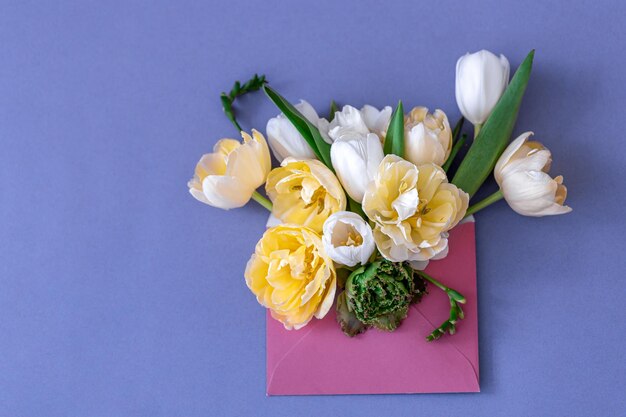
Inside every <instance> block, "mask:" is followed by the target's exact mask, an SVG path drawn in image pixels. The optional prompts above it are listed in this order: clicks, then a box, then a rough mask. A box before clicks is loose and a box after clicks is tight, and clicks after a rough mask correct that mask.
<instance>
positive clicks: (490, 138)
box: [188, 50, 571, 341]
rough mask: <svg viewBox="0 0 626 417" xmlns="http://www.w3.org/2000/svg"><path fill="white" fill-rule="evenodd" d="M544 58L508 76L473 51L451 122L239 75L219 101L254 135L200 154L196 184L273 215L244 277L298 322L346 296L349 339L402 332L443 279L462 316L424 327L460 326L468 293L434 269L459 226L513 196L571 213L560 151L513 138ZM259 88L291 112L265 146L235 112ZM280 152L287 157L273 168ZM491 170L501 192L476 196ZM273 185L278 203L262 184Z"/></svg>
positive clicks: (278, 312)
mask: <svg viewBox="0 0 626 417" xmlns="http://www.w3.org/2000/svg"><path fill="white" fill-rule="evenodd" d="M533 56H534V51H531V52H530V53H529V54H528V56H527V57H526V59H525V60H524V61H523V62H522V64H521V65H520V67H519V68H518V70H517V71H516V73H515V75H514V76H513V78H512V79H511V82H510V83H509V62H508V60H507V59H506V58H505V57H504V56H502V55H500V56H499V57H498V56H496V55H494V54H492V53H491V52H488V51H485V50H483V51H480V52H477V53H474V54H466V55H465V56H463V57H461V58H460V59H459V60H458V62H457V65H456V101H457V104H458V106H459V109H460V111H461V113H462V115H463V117H461V119H460V120H459V121H458V123H456V125H455V127H454V128H453V129H452V128H451V127H450V123H449V121H448V117H447V116H446V114H445V113H444V112H443V111H442V110H435V111H434V112H433V113H431V112H429V110H428V109H427V108H426V107H414V108H413V109H412V110H411V111H409V112H408V113H405V111H404V108H403V104H402V102H401V101H400V102H398V104H397V106H396V107H395V108H394V109H392V108H391V107H389V106H387V107H384V108H383V109H381V110H379V109H377V108H375V107H373V106H369V105H365V106H363V107H362V108H361V109H358V108H355V107H353V106H349V105H346V106H343V108H342V109H341V110H339V109H338V108H337V106H336V105H335V103H334V102H332V103H331V111H330V116H329V118H328V119H325V118H321V117H319V116H318V113H317V112H316V111H315V109H314V108H313V107H312V106H311V105H310V104H309V103H307V102H306V101H301V102H300V103H299V104H295V105H293V104H291V103H290V102H289V101H287V100H286V99H285V98H284V97H283V96H281V95H280V94H279V93H278V92H277V91H275V90H274V89H273V88H271V87H270V86H269V84H268V83H267V80H266V79H265V77H264V76H260V77H259V76H256V75H255V76H254V78H252V79H251V80H250V81H248V82H247V83H245V84H241V83H239V82H236V83H235V85H234V87H233V88H232V90H231V91H230V92H229V93H228V94H227V93H223V94H222V96H221V99H222V104H223V107H224V111H225V114H226V116H227V117H228V118H229V120H230V121H231V122H232V123H233V125H234V126H235V127H236V128H237V131H239V132H241V135H242V137H243V142H240V141H238V140H235V139H222V140H220V141H218V142H217V144H216V145H215V147H214V149H213V152H212V153H208V154H206V155H203V156H202V158H201V159H200V161H199V162H198V164H197V166H196V170H195V175H194V177H193V178H192V179H191V180H190V181H189V184H188V186H189V191H190V193H191V195H192V196H194V197H195V198H196V199H197V200H199V201H201V202H203V203H206V204H208V205H211V206H214V207H218V208H221V209H232V208H236V207H241V206H243V205H245V204H246V203H248V202H249V201H250V200H251V199H253V200H255V201H256V202H258V203H260V204H261V205H262V206H263V207H265V208H267V209H268V210H269V211H270V212H271V216H270V221H269V222H268V226H269V228H268V229H267V231H266V232H265V234H264V235H263V236H262V237H261V240H260V241H259V242H258V244H257V245H256V249H255V252H254V254H253V255H252V257H251V258H250V260H249V262H248V264H247V266H246V269H245V281H246V284H247V286H248V287H249V288H250V290H251V291H252V293H253V294H254V295H255V296H256V299H257V300H258V302H259V303H260V304H261V305H262V306H264V307H266V308H268V309H269V310H270V311H271V315H272V317H274V318H275V319H276V320H278V321H280V322H281V323H282V324H283V325H284V327H285V328H286V329H296V330H297V329H301V328H303V327H304V326H306V325H307V324H308V323H309V322H310V321H311V320H312V319H313V318H316V319H322V318H324V317H325V316H326V314H327V313H328V312H329V310H330V309H331V308H332V307H333V305H335V308H336V310H337V321H338V322H339V325H340V328H341V330H342V331H343V332H344V333H345V334H346V335H348V336H354V335H357V334H359V333H362V332H364V331H366V330H367V329H370V328H376V329H380V330H384V331H394V330H395V329H397V328H398V326H400V324H401V323H402V321H403V320H404V319H405V318H406V317H407V314H408V313H409V306H411V305H412V304H415V303H419V302H420V301H421V300H422V298H423V297H424V296H426V294H427V289H428V288H429V286H433V287H434V289H433V290H436V291H439V290H441V291H444V292H445V293H446V295H447V296H448V299H449V301H450V310H449V311H450V314H449V317H448V319H447V320H446V321H445V322H443V323H442V324H441V325H440V326H439V327H437V328H435V329H433V331H432V333H430V334H429V335H424V336H426V337H427V340H429V341H432V340H435V339H438V338H440V337H441V336H443V335H444V334H454V333H455V330H456V327H457V326H458V324H459V321H460V320H461V319H463V317H464V316H463V310H462V305H463V304H464V303H465V302H466V299H465V297H464V296H463V295H462V294H461V293H459V292H458V291H456V290H455V289H453V288H450V287H448V286H446V285H445V283H443V282H441V280H439V279H437V278H436V277H433V276H430V275H429V274H427V273H425V272H424V268H425V267H426V265H427V264H428V262H430V261H436V260H438V259H442V258H444V257H446V255H447V253H448V234H449V232H450V230H451V229H453V228H454V227H455V226H457V225H458V224H459V223H461V222H462V221H463V219H465V218H466V217H468V216H470V215H472V214H474V213H476V212H477V211H479V210H481V209H483V208H485V207H487V206H488V205H490V204H492V203H494V202H496V201H498V200H500V199H503V198H504V199H505V200H506V202H507V203H508V204H509V205H510V207H511V208H512V209H513V210H515V211H516V212H517V213H519V214H522V215H526V216H544V215H555V214H563V213H567V212H569V211H571V209H570V208H569V207H567V206H565V205H564V201H565V197H566V194H567V190H566V188H565V186H564V185H563V178H562V177H561V176H558V177H555V178H552V177H551V176H550V175H549V174H548V170H549V169H550V162H551V153H550V151H549V150H548V149H546V148H545V147H544V146H543V145H542V144H541V143H539V142H535V141H530V140H529V139H530V136H531V135H532V132H526V133H524V134H522V135H521V136H519V137H518V138H517V139H515V140H513V141H512V142H511V143H510V144H509V140H510V137H511V134H512V131H513V127H514V124H515V121H516V118H517V114H518V111H519V107H520V104H521V101H522V97H523V95H524V91H525V89H526V85H527V83H528V80H529V76H530V72H531V67H532V62H533ZM261 89H262V90H263V91H264V92H265V94H266V95H267V97H268V98H269V99H270V100H271V101H272V102H273V103H274V104H275V105H276V106H277V107H278V109H279V110H280V111H281V114H279V115H278V116H276V117H274V118H271V119H270V120H269V121H268V122H267V126H266V136H267V141H266V139H265V137H264V136H263V135H262V134H261V133H260V132H259V131H257V130H252V132H251V134H248V133H245V132H243V131H242V129H241V127H240V125H239V123H238V122H237V120H236V116H235V112H234V107H233V104H234V102H235V100H236V98H237V97H239V96H241V95H243V94H246V93H248V92H251V91H256V90H261ZM465 120H468V121H469V122H471V123H472V124H473V127H474V129H473V131H474V135H473V136H474V137H473V141H472V143H471V145H470V146H469V150H468V151H467V152H466V154H465V156H464V158H463V159H462V160H461V161H457V164H455V166H457V165H458V167H457V168H456V170H455V172H454V175H451V174H452V170H451V167H452V163H453V161H455V158H456V157H457V155H460V154H459V150H460V149H461V148H462V147H463V146H464V145H465V144H466V142H467V135H466V134H464V133H463V124H464V121H465ZM468 145H469V143H468ZM270 149H271V150H272V152H273V154H274V156H275V158H276V159H277V160H278V161H279V162H280V166H278V167H275V168H272V164H271V157H270ZM491 173H493V176H494V177H495V180H496V182H497V184H498V186H499V190H498V191H497V192H495V193H494V194H492V195H490V196H489V197H487V198H485V199H483V200H481V201H478V202H475V203H473V202H472V203H473V204H470V201H471V200H472V197H473V196H474V195H475V194H476V192H477V191H478V190H479V188H480V187H481V185H482V184H483V183H484V182H485V180H486V179H487V177H489V175H490V174H491ZM263 184H265V193H266V195H267V197H269V200H268V199H267V198H266V197H264V196H263V195H262V194H260V193H259V192H258V191H257V188H259V187H261V186H262V185H263Z"/></svg>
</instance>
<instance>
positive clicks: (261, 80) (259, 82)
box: [220, 74, 267, 132]
mask: <svg viewBox="0 0 626 417" xmlns="http://www.w3.org/2000/svg"><path fill="white" fill-rule="evenodd" d="M266 82H267V80H266V79H265V75H261V76H258V75H257V74H254V77H252V78H251V79H249V80H248V81H246V82H245V83H244V84H241V83H240V82H239V81H235V84H234V85H233V88H231V90H230V92H229V93H228V94H226V93H222V94H221V95H220V100H221V101H222V109H223V110H224V114H226V117H227V118H228V120H230V121H231V123H232V124H233V125H234V126H235V128H236V129H237V130H238V131H240V132H241V130H242V129H241V126H240V125H239V123H238V122H237V118H236V117H235V110H234V109H233V103H234V102H235V99H236V98H237V97H241V96H243V95H244V94H246V93H250V92H252V91H257V90H259V89H260V88H261V87H262V86H263V84H265V83H266Z"/></svg>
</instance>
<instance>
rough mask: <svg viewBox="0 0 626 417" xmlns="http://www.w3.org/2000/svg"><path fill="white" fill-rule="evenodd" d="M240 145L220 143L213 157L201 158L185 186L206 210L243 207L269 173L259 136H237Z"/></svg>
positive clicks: (229, 141)
mask: <svg viewBox="0 0 626 417" xmlns="http://www.w3.org/2000/svg"><path fill="white" fill-rule="evenodd" d="M241 135H242V136H243V143H240V142H239V141H237V140H235V139H222V140H220V141H219V142H217V143H216V144H215V147H214V148H213V153H209V154H206V155H203V156H202V158H201V159H200V161H199V162H198V164H197V165H196V172H195V175H194V177H193V178H192V179H191V180H190V181H189V182H188V183H187V185H188V187H189V192H190V193H191V195H192V196H193V197H194V198H196V200H198V201H201V202H203V203H205V204H208V205H210V206H214V207H217V208H221V209H226V210H228V209H231V208H236V207H241V206H243V205H245V204H246V203H247V202H248V201H250V198H251V197H252V193H253V192H254V190H256V189H257V188H258V187H260V186H261V185H262V184H263V183H264V182H265V179H266V178H267V174H268V173H269V172H270V169H271V168H272V166H271V160H270V152H269V149H268V147H267V143H266V142H265V138H264V137H263V135H262V134H261V133H259V132H257V131H256V130H252V136H250V135H248V134H247V133H245V132H241Z"/></svg>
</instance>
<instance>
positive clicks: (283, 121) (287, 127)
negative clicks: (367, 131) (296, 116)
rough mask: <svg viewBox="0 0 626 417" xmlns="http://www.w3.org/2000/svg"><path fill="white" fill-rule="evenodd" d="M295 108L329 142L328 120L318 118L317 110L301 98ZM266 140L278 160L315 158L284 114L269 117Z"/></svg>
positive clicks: (311, 150)
mask: <svg viewBox="0 0 626 417" xmlns="http://www.w3.org/2000/svg"><path fill="white" fill-rule="evenodd" d="M295 108H296V109H297V110H298V111H299V112H300V113H302V115H303V116H304V117H306V118H307V120H308V121H310V122H311V123H312V124H314V125H315V126H317V127H318V128H319V129H320V133H321V134H322V136H323V137H324V139H326V140H327V141H328V142H329V143H330V140H329V139H327V130H328V121H327V120H326V119H320V117H319V116H318V115H317V112H316V111H315V109H314V108H313V106H311V105H310V104H309V103H307V102H306V101H304V100H301V101H300V103H298V104H296V105H295ZM266 131H267V140H268V142H269V145H270V148H271V149H272V152H273V153H274V156H275V157H276V159H278V161H279V162H281V163H282V162H283V160H284V159H285V158H287V157H293V158H296V159H316V158H315V153H314V152H313V149H311V147H310V146H309V144H308V143H307V141H306V140H305V139H304V138H303V137H302V135H301V134H300V132H298V129H296V128H295V126H294V125H293V124H292V123H291V122H290V121H289V119H287V117H285V115H284V114H282V113H281V114H279V115H278V116H276V117H274V118H271V119H270V120H269V121H268V122H267V127H266Z"/></svg>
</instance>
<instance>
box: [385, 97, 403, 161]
mask: <svg viewBox="0 0 626 417" xmlns="http://www.w3.org/2000/svg"><path fill="white" fill-rule="evenodd" d="M383 151H384V152H385V155H389V154H394V155H398V156H399V157H400V158H404V108H403V107H402V101H399V102H398V107H396V109H395V110H394V112H393V114H392V115H391V121H390V122H389V128H387V135H386V136H385V145H384V147H383Z"/></svg>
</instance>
